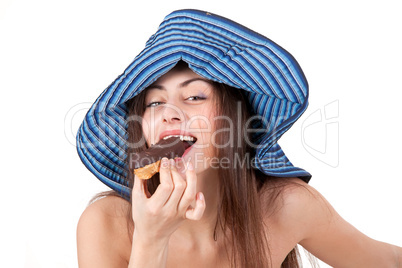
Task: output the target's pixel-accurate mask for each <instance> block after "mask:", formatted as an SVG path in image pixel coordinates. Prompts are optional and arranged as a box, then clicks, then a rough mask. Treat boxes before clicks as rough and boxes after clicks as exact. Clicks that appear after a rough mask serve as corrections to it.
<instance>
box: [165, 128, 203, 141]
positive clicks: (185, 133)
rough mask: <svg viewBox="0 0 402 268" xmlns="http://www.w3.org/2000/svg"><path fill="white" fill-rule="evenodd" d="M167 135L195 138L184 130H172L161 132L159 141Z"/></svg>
mask: <svg viewBox="0 0 402 268" xmlns="http://www.w3.org/2000/svg"><path fill="white" fill-rule="evenodd" d="M169 135H182V136H191V137H194V138H196V137H195V136H194V135H193V134H191V133H190V132H187V131H184V130H180V129H172V130H165V131H163V132H162V133H161V134H160V135H159V140H161V139H163V138H164V137H166V136H169Z"/></svg>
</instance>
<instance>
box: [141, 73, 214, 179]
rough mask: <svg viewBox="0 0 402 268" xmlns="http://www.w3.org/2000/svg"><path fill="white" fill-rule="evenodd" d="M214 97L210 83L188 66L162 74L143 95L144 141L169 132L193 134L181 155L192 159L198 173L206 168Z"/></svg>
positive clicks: (209, 157)
mask: <svg viewBox="0 0 402 268" xmlns="http://www.w3.org/2000/svg"><path fill="white" fill-rule="evenodd" d="M214 98H215V94H214V88H213V85H212V84H211V83H210V82H209V81H208V80H206V79H204V78H202V77H201V76H199V75H197V74H196V73H194V72H193V71H191V70H190V69H189V68H186V69H175V68H174V69H173V70H171V71H169V72H168V73H166V74H165V75H163V76H161V77H160V78H159V79H158V80H157V81H155V82H154V83H153V84H152V85H151V86H150V87H149V88H148V89H147V92H146V95H145V106H146V108H145V112H144V115H143V119H142V130H143V133H144V137H145V139H146V142H147V145H148V146H151V144H155V143H157V142H158V141H160V140H161V139H163V137H166V136H168V135H183V136H191V137H194V138H196V139H197V141H196V143H195V144H194V145H193V146H191V147H190V148H189V149H187V150H186V151H185V153H184V155H183V157H182V158H183V160H184V161H185V162H186V163H187V162H188V161H191V162H192V163H193V165H194V168H195V170H196V172H197V173H199V172H201V171H203V170H205V169H207V168H208V167H209V166H210V161H211V158H213V157H214V155H213V152H214V150H213V139H214V135H213V130H214V116H215V111H216V107H215V102H214V100H215V99H214Z"/></svg>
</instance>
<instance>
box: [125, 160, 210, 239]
mask: <svg viewBox="0 0 402 268" xmlns="http://www.w3.org/2000/svg"><path fill="white" fill-rule="evenodd" d="M179 161H182V162H183V160H182V159H180V160H179ZM183 164H184V162H183ZM185 176H186V179H184V178H183V177H182V175H181V174H180V173H179V172H178V170H177V167H176V163H175V161H174V160H173V159H171V160H168V159H167V158H163V159H162V161H161V167H160V174H159V177H160V184H159V186H158V188H157V189H156V191H155V193H154V194H153V195H152V196H151V194H150V193H149V191H148V189H147V186H146V181H144V180H141V179H138V178H137V177H136V176H135V178H134V187H133V201H132V202H133V204H132V214H133V220H134V225H135V226H134V228H135V229H134V235H137V236H140V237H142V238H144V239H146V240H148V241H155V239H156V240H157V241H160V240H161V239H162V240H166V241H167V240H168V239H169V238H170V236H171V235H172V233H173V232H174V231H175V230H176V229H177V228H178V227H179V226H180V224H181V223H182V222H183V221H185V220H186V219H188V220H199V219H201V217H202V215H203V213H204V210H205V200H204V196H203V194H202V193H201V192H199V193H197V194H196V186H197V176H196V174H195V171H194V168H193V167H192V164H191V163H190V162H189V164H188V165H187V169H186V173H185ZM194 201H195V206H194V207H192V206H191V204H192V203H193V202H194Z"/></svg>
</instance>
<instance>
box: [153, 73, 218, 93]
mask: <svg viewBox="0 0 402 268" xmlns="http://www.w3.org/2000/svg"><path fill="white" fill-rule="evenodd" d="M191 85H196V86H197V88H200V86H201V88H210V89H212V88H214V84H213V82H212V81H211V80H208V79H206V78H203V77H202V76H200V75H198V74H196V73H195V72H193V71H192V70H191V69H189V68H185V69H176V68H173V69H172V70H170V71H169V72H167V73H166V74H164V75H162V76H161V77H159V78H158V79H157V80H156V81H155V82H154V83H153V84H151V85H150V86H149V87H148V88H147V92H149V91H154V89H159V90H169V89H180V88H187V87H190V86H191Z"/></svg>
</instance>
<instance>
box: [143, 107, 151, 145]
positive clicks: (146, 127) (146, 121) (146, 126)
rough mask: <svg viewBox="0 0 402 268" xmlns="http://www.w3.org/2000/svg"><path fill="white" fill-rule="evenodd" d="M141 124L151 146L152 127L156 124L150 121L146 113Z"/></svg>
mask: <svg viewBox="0 0 402 268" xmlns="http://www.w3.org/2000/svg"><path fill="white" fill-rule="evenodd" d="M141 126H142V133H143V135H144V138H145V140H146V141H147V144H148V146H149V144H150V140H149V138H150V133H151V129H152V127H154V126H153V125H152V122H151V121H150V118H149V116H148V115H147V114H146V113H144V116H143V117H142V121H141Z"/></svg>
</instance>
